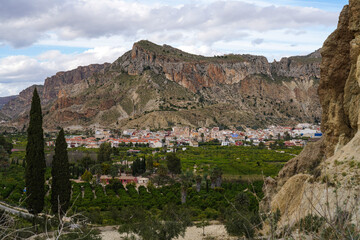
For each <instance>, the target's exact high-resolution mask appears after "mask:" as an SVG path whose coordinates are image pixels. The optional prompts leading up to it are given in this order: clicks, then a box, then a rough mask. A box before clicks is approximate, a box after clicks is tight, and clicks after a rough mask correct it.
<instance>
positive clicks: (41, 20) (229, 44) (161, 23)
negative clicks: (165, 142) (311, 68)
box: [0, 0, 348, 97]
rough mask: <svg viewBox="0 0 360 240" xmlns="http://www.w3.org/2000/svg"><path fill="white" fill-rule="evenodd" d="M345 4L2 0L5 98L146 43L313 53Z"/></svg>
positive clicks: (325, 0)
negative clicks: (66, 72)
mask: <svg viewBox="0 0 360 240" xmlns="http://www.w3.org/2000/svg"><path fill="white" fill-rule="evenodd" d="M347 2H348V1H347V0H272V1H270V0H253V1H250V0H183V1H181V0H163V1H160V0H31V1H30V0H0V97H1V96H8V95H14V94H18V93H19V92H20V91H21V90H23V89H24V88H26V87H28V86H30V85H32V84H43V82H44V79H45V78H46V77H49V76H51V75H54V74H55V73H56V72H58V71H65V70H70V69H73V68H76V67H77V66H80V65H88V64H91V63H104V62H113V61H114V60H116V59H117V58H118V57H119V56H121V55H122V54H123V53H124V52H125V51H127V50H129V49H131V47H132V44H133V43H134V42H136V41H139V40H141V39H147V40H150V41H153V42H155V43H157V44H169V45H172V46H174V47H177V48H180V49H182V50H184V51H188V52H191V53H195V54H201V55H206V56H212V55H219V54H226V53H237V54H244V53H250V54H256V55H264V56H266V57H267V58H268V59H269V61H273V59H280V58H281V57H284V56H292V55H304V54H308V53H310V52H312V51H314V50H316V49H318V48H320V47H321V46H322V43H323V42H324V40H325V39H326V38H327V36H328V35H329V34H330V33H331V32H332V31H333V30H334V29H335V28H336V24H337V20H338V16H339V13H340V11H341V9H342V8H343V6H344V5H345V4H347Z"/></svg>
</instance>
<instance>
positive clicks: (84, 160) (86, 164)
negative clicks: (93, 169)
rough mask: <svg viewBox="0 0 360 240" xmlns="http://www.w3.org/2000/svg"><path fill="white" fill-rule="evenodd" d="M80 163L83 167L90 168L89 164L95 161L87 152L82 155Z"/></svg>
mask: <svg viewBox="0 0 360 240" xmlns="http://www.w3.org/2000/svg"><path fill="white" fill-rule="evenodd" d="M80 162H81V165H83V167H84V168H86V169H88V170H89V168H90V166H91V165H93V164H94V163H95V162H94V161H93V160H92V159H91V157H90V156H89V154H87V155H86V156H85V157H83V158H82V159H81V160H80Z"/></svg>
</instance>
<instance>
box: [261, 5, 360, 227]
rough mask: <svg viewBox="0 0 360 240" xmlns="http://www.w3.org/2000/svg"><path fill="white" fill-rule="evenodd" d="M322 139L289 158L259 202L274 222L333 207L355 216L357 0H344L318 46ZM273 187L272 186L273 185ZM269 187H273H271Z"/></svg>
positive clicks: (359, 63)
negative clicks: (330, 30) (333, 26)
mask: <svg viewBox="0 0 360 240" xmlns="http://www.w3.org/2000/svg"><path fill="white" fill-rule="evenodd" d="M321 55H322V63H321V80H320V86H319V89H318V93H319V96H320V102H321V105H322V109H323V113H322V126H321V127H322V131H323V133H324V136H323V139H322V140H321V141H319V142H317V143H315V144H312V145H309V146H307V147H306V148H305V149H304V151H303V152H302V153H301V154H300V155H299V156H298V157H296V158H294V159H292V160H290V161H289V162H288V163H287V164H286V165H285V166H284V168H283V169H282V170H281V171H280V173H279V175H278V177H277V178H276V179H275V181H276V184H274V182H272V183H271V184H270V185H269V184H268V186H265V188H266V187H268V188H272V191H269V190H268V192H270V195H268V196H266V197H265V200H266V201H264V202H263V206H264V210H268V209H270V210H272V211H275V210H276V209H279V210H280V212H281V214H282V218H281V221H280V224H281V225H282V226H285V225H287V224H290V225H291V224H294V223H295V222H297V221H299V220H300V219H301V218H304V217H305V216H306V215H307V214H310V213H311V214H317V215H321V216H323V217H328V218H331V217H333V216H334V215H335V214H336V211H338V210H339V209H341V210H343V211H347V212H350V213H351V214H352V217H353V219H354V221H356V219H355V218H358V217H359V216H360V208H359V198H358V194H359V190H360V132H359V131H358V130H359V126H360V114H359V113H360V2H359V1H358V0H350V3H349V5H348V6H345V7H344V9H343V11H342V13H341V15H340V19H339V24H338V28H337V30H336V31H335V32H333V33H332V34H331V35H330V36H329V38H328V39H327V40H326V41H325V43H324V46H323V48H322V50H321ZM274 189H275V190H274ZM274 192H275V193H274ZM266 207H268V208H266Z"/></svg>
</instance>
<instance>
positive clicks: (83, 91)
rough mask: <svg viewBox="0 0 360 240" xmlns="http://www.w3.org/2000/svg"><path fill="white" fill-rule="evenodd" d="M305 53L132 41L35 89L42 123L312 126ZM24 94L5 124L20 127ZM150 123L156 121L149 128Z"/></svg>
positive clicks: (314, 76)
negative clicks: (204, 50) (208, 53)
mask: <svg viewBox="0 0 360 240" xmlns="http://www.w3.org/2000/svg"><path fill="white" fill-rule="evenodd" d="M314 54H316V53H314ZM309 56H310V57H309ZM309 56H303V57H293V58H283V59H281V60H280V61H279V62H276V61H275V62H273V63H269V62H268V61H267V59H266V58H265V57H263V56H253V55H234V54H229V55H224V56H214V57H204V56H199V55H194V54H189V53H186V52H184V51H181V50H179V49H176V48H173V47H171V46H168V45H164V46H159V45H156V44H154V43H151V42H149V41H144V40H143V41H139V42H137V43H135V44H134V46H133V48H132V50H130V51H128V52H126V53H125V54H123V55H122V56H121V57H119V58H118V59H117V60H116V61H114V62H113V63H112V64H109V63H105V64H93V65H89V66H85V67H78V68H76V69H74V70H71V71H67V72H59V73H57V74H56V75H54V76H52V77H50V78H47V79H46V80H45V83H44V86H43V87H41V86H39V88H40V89H38V90H39V94H40V96H41V100H42V105H43V112H44V125H45V127H46V128H49V129H54V128H56V127H60V126H62V127H64V126H65V127H69V126H77V127H80V128H81V127H89V126H93V125H97V126H104V127H112V128H124V127H139V128H143V127H150V128H168V127H171V126H174V125H186V126H191V127H200V126H215V125H223V126H227V127H236V126H237V125H242V124H250V125H252V126H265V125H266V124H272V123H277V124H278V123H282V122H283V123H284V124H290V123H297V122H299V121H309V122H314V121H319V119H320V113H319V111H318V110H319V109H320V105H319V102H318V98H317V96H316V88H317V84H318V77H319V75H320V70H319V69H320V68H319V64H320V62H319V61H318V59H317V58H315V57H312V56H313V55H311V54H310V55H309ZM299 59H300V60H299ZM314 59H316V60H314ZM41 88H42V89H41ZM29 92H31V88H29V89H26V90H24V91H23V92H22V93H20V95H19V97H18V98H17V99H14V100H12V101H10V102H9V103H8V104H7V105H5V106H4V108H3V109H2V110H1V113H2V114H4V115H6V116H8V117H9V118H11V119H12V122H10V124H9V125H11V126H14V127H17V128H24V125H25V124H26V119H27V115H28V114H27V112H26V111H28V108H29V105H28V102H30V101H29V100H30V97H29ZM26 99H27V101H25V100H26ZM15 109H16V110H15ZM156 119H158V120H160V119H163V120H161V121H160V122H161V124H157V123H156Z"/></svg>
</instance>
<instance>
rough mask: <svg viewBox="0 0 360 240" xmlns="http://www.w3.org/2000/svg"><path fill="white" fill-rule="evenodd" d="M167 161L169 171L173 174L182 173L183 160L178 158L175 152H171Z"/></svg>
mask: <svg viewBox="0 0 360 240" xmlns="http://www.w3.org/2000/svg"><path fill="white" fill-rule="evenodd" d="M166 161H167V168H168V169H169V172H171V173H172V174H180V173H181V161H180V158H178V157H177V156H176V154H175V153H169V154H168V155H167V156H166Z"/></svg>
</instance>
